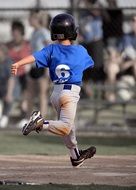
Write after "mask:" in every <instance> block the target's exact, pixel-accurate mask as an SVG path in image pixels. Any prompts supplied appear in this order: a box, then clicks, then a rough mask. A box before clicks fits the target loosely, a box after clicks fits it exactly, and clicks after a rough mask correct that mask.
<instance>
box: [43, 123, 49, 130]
mask: <svg viewBox="0 0 136 190" xmlns="http://www.w3.org/2000/svg"><path fill="white" fill-rule="evenodd" d="M48 128H49V122H48V121H44V122H43V129H44V130H47V129H48Z"/></svg>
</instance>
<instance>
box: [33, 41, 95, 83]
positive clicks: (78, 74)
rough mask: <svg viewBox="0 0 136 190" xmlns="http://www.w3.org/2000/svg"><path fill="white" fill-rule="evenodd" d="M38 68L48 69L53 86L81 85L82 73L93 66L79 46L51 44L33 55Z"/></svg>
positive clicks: (85, 52) (89, 58) (83, 49)
mask: <svg viewBox="0 0 136 190" xmlns="http://www.w3.org/2000/svg"><path fill="white" fill-rule="evenodd" d="M33 56H34V58H35V62H36V66H37V67H38V68H43V67H48V68H49V72H50V77H51V80H52V81H53V82H54V83H55V84H64V83H65V84H76V85H81V82H82V77H83V71H84V70H86V69H87V68H89V67H93V66H94V62H93V60H92V58H91V57H90V56H89V55H88V53H87V50H86V49H85V48H84V47H83V46H81V45H62V44H51V45H48V46H46V47H45V48H43V49H42V50H41V51H38V52H35V53H34V54H33Z"/></svg>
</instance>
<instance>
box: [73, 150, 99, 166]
mask: <svg viewBox="0 0 136 190" xmlns="http://www.w3.org/2000/svg"><path fill="white" fill-rule="evenodd" d="M79 153H80V156H79V158H78V159H73V158H70V160H71V163H72V166H73V167H76V168H78V167H80V166H82V164H83V163H84V161H85V160H86V159H89V158H92V157H93V156H94V154H95V153H96V148H95V147H94V146H91V147H90V148H88V149H86V150H80V151H79Z"/></svg>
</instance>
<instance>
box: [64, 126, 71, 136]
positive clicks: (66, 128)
mask: <svg viewBox="0 0 136 190" xmlns="http://www.w3.org/2000/svg"><path fill="white" fill-rule="evenodd" d="M70 131H71V125H70V124H69V123H65V125H64V128H63V136H67V135H69V134H70Z"/></svg>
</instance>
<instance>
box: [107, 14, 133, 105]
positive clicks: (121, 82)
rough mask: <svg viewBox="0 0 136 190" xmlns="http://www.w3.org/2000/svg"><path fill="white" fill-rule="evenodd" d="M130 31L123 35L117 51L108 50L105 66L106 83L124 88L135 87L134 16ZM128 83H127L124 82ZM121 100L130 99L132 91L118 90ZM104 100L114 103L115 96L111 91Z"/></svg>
mask: <svg viewBox="0 0 136 190" xmlns="http://www.w3.org/2000/svg"><path fill="white" fill-rule="evenodd" d="M131 26H132V31H131V33H129V34H125V35H124V36H123V37H122V40H121V42H120V44H119V47H118V49H115V48H109V50H110V51H109V50H108V51H109V54H108V55H109V59H108V62H107V64H105V71H106V74H107V80H106V83H107V84H108V85H112V86H114V85H117V86H118V87H120V88H121V87H122V88H126V87H129V86H134V85H135V79H136V16H134V17H133V19H132V25H131ZM126 81H128V82H126ZM117 94H118V95H119V96H120V98H122V99H123V100H127V101H128V100H129V99H131V97H132V96H131V95H132V94H133V93H132V89H129V92H128V89H126V90H125V89H119V90H118V93H117ZM106 98H107V99H108V100H109V101H112V102H114V101H115V100H116V98H117V97H116V94H115V92H113V91H110V92H108V91H107V93H106Z"/></svg>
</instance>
